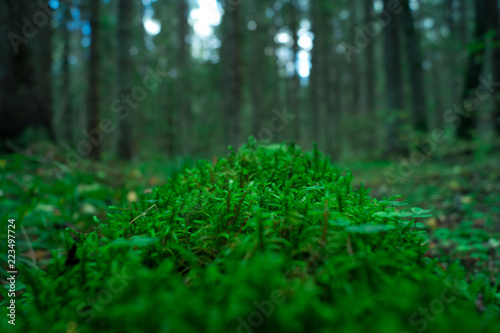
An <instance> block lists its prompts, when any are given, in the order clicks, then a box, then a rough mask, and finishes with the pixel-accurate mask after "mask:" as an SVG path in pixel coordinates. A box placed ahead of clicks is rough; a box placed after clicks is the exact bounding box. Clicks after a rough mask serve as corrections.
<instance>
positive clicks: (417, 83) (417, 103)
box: [400, 0, 429, 132]
mask: <svg viewBox="0 0 500 333" xmlns="http://www.w3.org/2000/svg"><path fill="white" fill-rule="evenodd" d="M401 5H402V6H403V12H402V17H401V19H402V20H401V21H400V22H404V32H405V46H406V55H407V56H408V65H409V66H410V72H409V73H410V78H411V79H410V84H411V92H412V122H413V128H414V129H415V130H416V131H418V132H427V130H428V127H429V126H428V124H427V115H426V107H425V103H426V99H425V92H424V82H423V70H422V56H421V52H420V41H419V38H418V36H417V34H416V32H415V23H414V19H413V15H412V13H411V10H410V6H409V2H408V0H405V1H402V2H401Z"/></svg>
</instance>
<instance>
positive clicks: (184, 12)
mask: <svg viewBox="0 0 500 333" xmlns="http://www.w3.org/2000/svg"><path fill="white" fill-rule="evenodd" d="M178 11H179V13H178V17H179V31H178V45H179V51H178V53H177V64H178V68H179V77H178V80H179V85H178V88H180V89H179V90H178V94H177V97H176V98H178V99H179V110H178V111H179V128H180V137H181V140H180V142H179V144H180V147H178V149H179V150H180V151H181V152H182V154H184V155H186V154H188V153H189V151H190V149H191V147H192V146H194V145H195V144H196V133H195V131H194V127H193V124H192V114H191V103H190V85H189V82H188V80H189V78H190V74H189V71H188V69H189V62H188V61H189V58H190V57H191V55H190V54H189V47H188V44H187V42H186V36H187V35H188V33H189V23H188V16H189V7H188V4H187V0H180V1H179V2H178Z"/></svg>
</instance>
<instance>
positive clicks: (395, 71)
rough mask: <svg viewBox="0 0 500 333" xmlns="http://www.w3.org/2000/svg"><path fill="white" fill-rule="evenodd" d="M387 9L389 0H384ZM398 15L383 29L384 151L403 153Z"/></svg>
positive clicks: (406, 146) (404, 141) (405, 150)
mask: <svg viewBox="0 0 500 333" xmlns="http://www.w3.org/2000/svg"><path fill="white" fill-rule="evenodd" d="M383 2H384V8H385V9H386V10H388V6H389V3H390V2H391V1H390V0H384V1H383ZM397 20H398V16H397V15H392V18H391V21H390V23H389V24H388V25H387V26H386V27H385V30H384V37H385V38H384V68H385V75H386V91H387V109H388V112H389V114H388V118H389V119H388V121H387V131H386V135H387V136H386V149H385V151H386V153H388V154H391V155H393V154H404V153H406V152H407V149H408V145H407V138H405V137H404V136H403V132H402V123H403V122H402V119H401V118H402V117H401V113H402V112H403V77H402V71H401V49H400V42H399V32H398V22H397Z"/></svg>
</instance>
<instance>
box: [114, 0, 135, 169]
mask: <svg viewBox="0 0 500 333" xmlns="http://www.w3.org/2000/svg"><path fill="white" fill-rule="evenodd" d="M132 18H133V0H119V2H118V77H117V79H118V96H119V99H121V98H123V96H127V95H130V93H131V90H132V75H133V72H134V65H133V60H132V56H131V55H130V47H132V31H131V30H132V29H131V26H130V25H131V24H132ZM131 117H132V112H130V111H129V114H128V116H126V117H125V118H123V119H121V120H120V121H119V124H120V125H119V126H120V129H119V134H118V135H119V136H118V156H119V157H120V158H122V159H124V160H129V159H131V158H132V156H133V149H132V120H131Z"/></svg>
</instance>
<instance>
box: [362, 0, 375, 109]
mask: <svg viewBox="0 0 500 333" xmlns="http://www.w3.org/2000/svg"><path fill="white" fill-rule="evenodd" d="M364 10H365V12H364V15H365V25H366V26H368V24H369V23H370V22H371V21H372V20H373V18H372V16H371V13H372V11H373V0H364ZM364 52H365V57H366V58H365V61H366V78H365V82H366V109H367V110H368V112H369V114H370V115H373V114H374V113H375V109H376V106H375V51H374V41H373V40H372V41H370V43H368V45H367V46H366V49H365V51H364Z"/></svg>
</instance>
